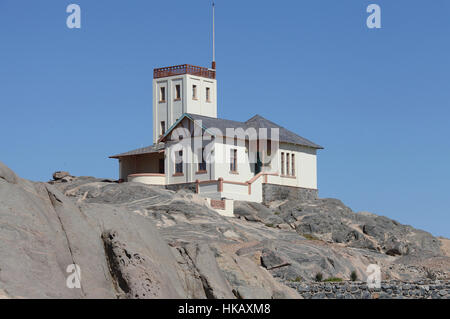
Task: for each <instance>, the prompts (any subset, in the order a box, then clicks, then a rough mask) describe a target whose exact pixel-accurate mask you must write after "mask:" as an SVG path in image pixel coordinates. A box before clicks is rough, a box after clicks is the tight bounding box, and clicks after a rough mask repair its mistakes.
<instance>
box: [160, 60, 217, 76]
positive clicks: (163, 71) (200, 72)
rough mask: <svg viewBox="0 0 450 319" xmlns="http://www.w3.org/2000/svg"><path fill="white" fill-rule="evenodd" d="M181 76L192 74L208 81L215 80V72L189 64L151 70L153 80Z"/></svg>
mask: <svg viewBox="0 0 450 319" xmlns="http://www.w3.org/2000/svg"><path fill="white" fill-rule="evenodd" d="M181 74H192V75H197V76H201V77H204V78H208V79H215V78H216V71H215V70H211V69H208V68H204V67H201V66H195V65H190V64H182V65H175V66H169V67H166V68H159V69H154V70H153V78H154V79H159V78H165V77H168V76H174V75H181Z"/></svg>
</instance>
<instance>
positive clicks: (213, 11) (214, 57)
mask: <svg viewBox="0 0 450 319" xmlns="http://www.w3.org/2000/svg"><path fill="white" fill-rule="evenodd" d="M215 11H216V5H215V4H214V0H213V2H212V15H213V24H212V26H213V30H212V31H213V32H212V37H213V60H212V66H211V68H212V69H214V70H215V69H216V26H215V14H216V12H215Z"/></svg>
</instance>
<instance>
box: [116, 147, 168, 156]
mask: <svg viewBox="0 0 450 319" xmlns="http://www.w3.org/2000/svg"><path fill="white" fill-rule="evenodd" d="M164 148H165V146H164V144H155V145H150V146H146V147H141V148H137V149H135V150H132V151H129V152H125V153H121V154H117V155H113V156H110V157H109V158H120V157H126V156H133V155H143V154H152V153H158V152H159V151H161V150H163V149H164Z"/></svg>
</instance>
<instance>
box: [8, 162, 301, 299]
mask: <svg viewBox="0 0 450 319" xmlns="http://www.w3.org/2000/svg"><path fill="white" fill-rule="evenodd" d="M0 177H1V178H0V220H1V223H0V237H1V238H2V240H1V241H0V288H1V290H0V296H1V297H2V298H236V297H239V298H256V297H258V296H259V297H261V296H262V295H263V293H262V292H264V296H266V297H269V298H274V297H283V296H289V297H295V296H296V297H299V295H298V294H297V293H296V292H295V290H293V289H292V288H289V287H287V286H285V285H283V284H280V283H278V282H277V281H276V280H275V279H274V278H273V277H272V276H271V275H270V274H269V273H267V272H264V269H263V268H262V267H261V266H259V265H258V264H257V263H254V262H253V261H251V260H247V259H246V258H238V256H237V255H235V253H234V252H233V251H229V250H228V249H227V248H226V249H225V248H224V249H222V248H220V249H219V247H216V246H215V245H214V243H227V242H228V243H231V242H235V239H236V238H241V236H242V235H238V234H237V233H234V230H233V228H234V227H233V226H232V225H231V224H230V223H229V222H228V220H226V219H225V218H221V217H220V216H219V215H218V214H217V213H215V212H214V211H211V210H209V209H208V208H207V206H206V205H205V203H204V201H203V200H202V199H200V198H193V197H190V196H192V195H190V194H187V193H183V192H179V193H175V192H173V191H169V190H165V189H160V188H157V187H148V186H145V185H142V184H133V183H124V184H117V183H113V182H111V181H108V180H102V179H96V178H91V177H81V178H74V179H73V180H71V181H66V182H64V181H63V180H62V179H61V180H59V181H54V182H53V183H52V185H51V184H50V183H33V182H30V181H27V180H23V179H20V178H18V177H17V176H16V175H15V174H14V173H13V172H12V171H11V170H10V169H8V168H7V167H6V166H4V165H3V164H1V165H0ZM203 216H208V219H207V220H208V221H210V222H212V224H213V225H214V226H212V227H211V228H209V227H207V228H205V227H204V226H205V225H201V224H200V223H199V222H200V221H201V220H202V219H203ZM155 225H157V226H158V227H159V228H160V230H158V229H157V227H155ZM169 225H171V226H176V227H175V228H174V229H173V230H174V232H172V231H168V229H166V228H165V226H169ZM189 225H190V226H192V227H189V231H184V230H186V229H187V228H188V226H189ZM180 231H182V232H183V236H178V235H179V234H180ZM169 233H170V235H169ZM177 234H178V235H177ZM211 239H213V240H211ZM244 264H245V265H246V266H245V267H247V268H248V267H250V265H252V267H253V268H254V270H255V273H257V275H255V278H256V279H255V280H253V281H252V280H250V279H248V278H246V276H248V275H247V274H246V273H245V272H246V269H245V268H240V267H244V266H243V265H244ZM70 265H78V266H79V268H80V270H81V280H80V287H79V288H76V287H75V288H73V287H69V286H68V285H67V281H68V278H69V277H70V275H71V274H72V273H71V272H70V271H69V272H68V270H69V269H70V268H68V267H69V266H70ZM230 269H232V272H233V273H232V275H230V273H227V272H226V271H227V270H230ZM257 269H260V270H259V271H256V270H257ZM263 284H264V285H265V286H262V285H263Z"/></svg>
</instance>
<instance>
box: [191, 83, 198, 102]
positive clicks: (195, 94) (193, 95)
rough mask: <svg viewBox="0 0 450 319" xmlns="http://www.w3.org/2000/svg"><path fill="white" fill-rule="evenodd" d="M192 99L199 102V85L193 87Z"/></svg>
mask: <svg viewBox="0 0 450 319" xmlns="http://www.w3.org/2000/svg"><path fill="white" fill-rule="evenodd" d="M192 99H193V100H197V85H193V86H192Z"/></svg>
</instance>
